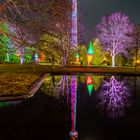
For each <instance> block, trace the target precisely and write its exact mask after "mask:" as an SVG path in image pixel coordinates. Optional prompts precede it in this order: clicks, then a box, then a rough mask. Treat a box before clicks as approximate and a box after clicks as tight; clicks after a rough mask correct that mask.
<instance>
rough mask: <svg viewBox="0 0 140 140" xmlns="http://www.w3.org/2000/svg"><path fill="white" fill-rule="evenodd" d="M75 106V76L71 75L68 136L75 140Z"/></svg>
mask: <svg viewBox="0 0 140 140" xmlns="http://www.w3.org/2000/svg"><path fill="white" fill-rule="evenodd" d="M76 108H77V78H76V76H72V80H71V124H72V126H71V127H72V128H71V132H70V138H71V139H72V140H76V139H77V138H78V132H77V131H76Z"/></svg>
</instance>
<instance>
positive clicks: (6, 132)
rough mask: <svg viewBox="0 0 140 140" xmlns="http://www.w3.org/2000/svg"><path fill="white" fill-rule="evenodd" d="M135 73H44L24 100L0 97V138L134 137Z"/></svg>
mask: <svg viewBox="0 0 140 140" xmlns="http://www.w3.org/2000/svg"><path fill="white" fill-rule="evenodd" d="M139 94H140V78H139V77H122V76H103V75H100V76H98V75H89V74H87V75H73V76H49V77H47V78H46V80H45V82H44V84H43V85H42V87H41V88H40V89H39V91H38V92H37V93H36V95H35V97H33V98H31V99H28V100H26V101H16V102H5V103H3V102H1V103H0V106H1V108H0V126H1V127H0V140H9V139H12V140H16V139H34V138H38V139H41V140H42V139H47V140H56V139H58V140H70V137H71V138H72V137H78V140H124V139H130V138H131V139H135V138H136V137H137V138H139V133H138V132H139V128H140V103H139V102H140V95H139Z"/></svg>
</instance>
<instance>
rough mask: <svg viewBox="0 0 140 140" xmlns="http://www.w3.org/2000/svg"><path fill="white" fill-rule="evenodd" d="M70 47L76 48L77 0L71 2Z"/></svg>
mask: <svg viewBox="0 0 140 140" xmlns="http://www.w3.org/2000/svg"><path fill="white" fill-rule="evenodd" d="M72 45H73V47H74V48H76V47H77V0H72Z"/></svg>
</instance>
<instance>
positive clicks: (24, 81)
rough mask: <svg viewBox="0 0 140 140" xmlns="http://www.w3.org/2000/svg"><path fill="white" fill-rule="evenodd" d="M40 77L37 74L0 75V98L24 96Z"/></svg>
mask: <svg viewBox="0 0 140 140" xmlns="http://www.w3.org/2000/svg"><path fill="white" fill-rule="evenodd" d="M40 76H41V75H40V74H38V73H26V74H25V73H0V96H14V95H15V96H17V95H25V94H27V93H28V92H29V90H30V88H31V86H32V85H33V84H34V83H35V82H36V81H37V80H38V79H39V78H40Z"/></svg>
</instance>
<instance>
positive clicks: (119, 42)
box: [97, 13, 135, 66]
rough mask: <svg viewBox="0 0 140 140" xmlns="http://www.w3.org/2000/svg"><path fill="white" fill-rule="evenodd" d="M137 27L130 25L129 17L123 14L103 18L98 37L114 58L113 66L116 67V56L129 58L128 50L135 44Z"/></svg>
mask: <svg viewBox="0 0 140 140" xmlns="http://www.w3.org/2000/svg"><path fill="white" fill-rule="evenodd" d="M134 32H135V26H134V25H133V24H131V23H130V20H129V17H128V16H126V15H124V14H123V13H114V14H112V15H110V16H104V17H102V20H101V22H100V23H99V24H98V25H97V36H98V38H99V40H100V42H101V43H102V45H103V48H104V50H105V51H109V52H110V54H111V56H112V66H115V56H116V55H117V54H119V53H123V54H124V55H126V56H128V51H127V50H128V49H129V48H131V47H132V44H133V43H134V41H135V40H134Z"/></svg>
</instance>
